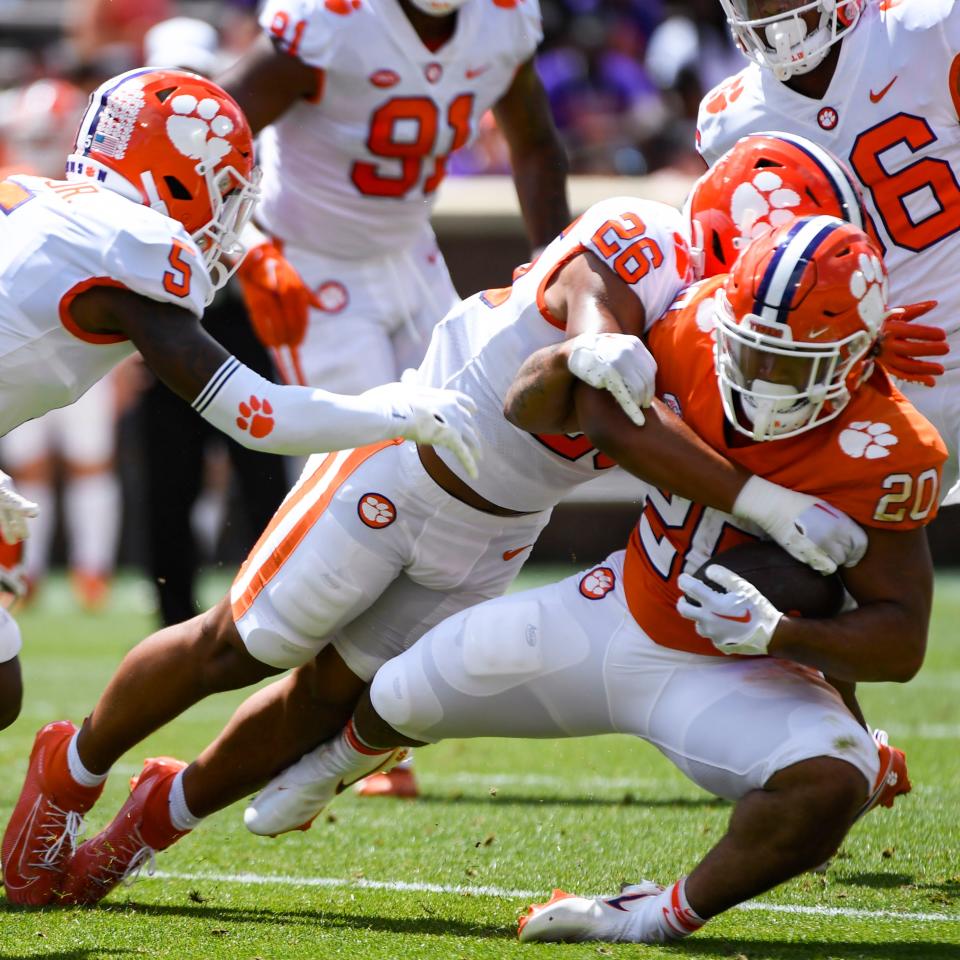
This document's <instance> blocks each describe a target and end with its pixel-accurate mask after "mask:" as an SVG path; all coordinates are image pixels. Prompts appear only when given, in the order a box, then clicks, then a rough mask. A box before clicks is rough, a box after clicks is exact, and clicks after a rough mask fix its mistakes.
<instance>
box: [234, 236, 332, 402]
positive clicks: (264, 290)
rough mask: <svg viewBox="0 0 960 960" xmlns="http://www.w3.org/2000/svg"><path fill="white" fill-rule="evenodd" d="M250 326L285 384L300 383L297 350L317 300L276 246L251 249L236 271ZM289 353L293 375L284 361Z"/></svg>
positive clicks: (300, 375)
mask: <svg viewBox="0 0 960 960" xmlns="http://www.w3.org/2000/svg"><path fill="white" fill-rule="evenodd" d="M237 279H238V280H239V281H240V289H241V291H242V293H243V300H244V303H246V305H247V313H248V314H249V315H250V323H251V324H252V326H253V329H254V332H255V333H256V335H257V338H258V339H259V340H260V342H261V343H262V344H263V345H264V346H265V347H267V349H269V350H270V351H271V352H272V353H273V358H274V361H275V362H276V364H277V368H278V372H279V373H280V375H281V376H282V377H283V379H284V380H285V381H286V382H287V383H295V382H299V383H301V384H302V383H303V382H304V381H303V375H302V373H301V372H300V361H299V354H298V348H299V346H300V344H301V343H302V342H303V338H304V335H305V334H306V332H307V317H308V311H309V308H310V307H319V306H320V301H319V300H318V299H317V297H316V295H315V294H314V293H313V291H312V290H311V289H310V288H309V287H308V286H307V285H306V284H305V283H304V282H303V280H302V279H301V278H300V274H299V273H297V271H296V270H295V269H294V267H293V266H292V265H291V263H290V261H289V260H287V259H286V257H284V255H283V254H282V253H281V252H280V250H279V249H277V247H276V246H275V245H274V244H272V243H270V242H269V241H268V242H265V243H261V244H259V245H257V246H255V247H253V248H251V249H250V250H249V251H248V252H247V255H246V256H245V257H244V258H243V262H242V263H241V264H240V267H239V269H238V270H237ZM282 348H287V350H289V352H290V359H291V363H292V365H293V374H291V372H290V370H289V369H288V368H287V365H286V363H285V362H284V360H283V354H282V352H281V349H282Z"/></svg>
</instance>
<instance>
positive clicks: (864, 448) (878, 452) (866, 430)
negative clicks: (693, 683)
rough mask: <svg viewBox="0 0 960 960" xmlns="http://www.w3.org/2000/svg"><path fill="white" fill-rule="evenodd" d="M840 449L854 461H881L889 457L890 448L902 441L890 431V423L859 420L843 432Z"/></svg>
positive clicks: (840, 438)
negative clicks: (882, 458)
mask: <svg viewBox="0 0 960 960" xmlns="http://www.w3.org/2000/svg"><path fill="white" fill-rule="evenodd" d="M839 441H840V449H841V450H842V451H843V452H844V453H845V454H846V455H847V456H848V457H853V458H854V460H860V459H861V458H862V459H864V460H879V459H880V458H881V457H889V456H890V450H889V449H888V448H889V447H895V446H896V445H897V444H898V443H899V442H900V440H899V439H898V438H897V436H896V435H895V434H894V433H893V431H892V430H891V429H890V424H889V423H879V422H878V423H874V422H873V421H871V420H857V421H856V422H855V423H851V424H850V426H849V427H847V428H846V430H843V431H841V433H840V437H839Z"/></svg>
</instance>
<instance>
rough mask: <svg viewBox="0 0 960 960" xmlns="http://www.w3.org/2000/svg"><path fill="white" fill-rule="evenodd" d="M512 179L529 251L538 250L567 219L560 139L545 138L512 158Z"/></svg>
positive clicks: (564, 166) (567, 210) (563, 164)
mask: <svg viewBox="0 0 960 960" xmlns="http://www.w3.org/2000/svg"><path fill="white" fill-rule="evenodd" d="M512 165H513V182H514V184H515V186H516V189H517V199H518V200H519V202H520V211H521V213H522V214H523V222H524V224H525V226H526V231H527V239H528V240H529V241H530V247H531V249H532V250H535V251H539V250H541V249H542V248H543V247H545V246H546V245H547V244H548V243H550V241H551V240H553V238H554V237H556V236H557V235H558V234H559V233H560V232H561V231H562V230H563V229H564V228H565V227H566V226H567V225H568V224H569V223H570V221H571V219H572V217H571V216H570V207H569V206H568V204H567V157H566V154H565V153H564V150H563V147H562V145H561V144H560V141H559V140H557V139H552V140H546V141H545V142H543V143H540V144H538V145H537V146H536V147H534V148H528V149H527V150H526V151H525V152H524V153H523V154H522V155H520V156H513V157H512Z"/></svg>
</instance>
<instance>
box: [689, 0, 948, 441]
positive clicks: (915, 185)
mask: <svg viewBox="0 0 960 960" xmlns="http://www.w3.org/2000/svg"><path fill="white" fill-rule="evenodd" d="M958 76H960V5H958V4H957V3H956V2H955V0H884V2H882V3H869V4H867V5H866V6H865V9H864V10H863V13H862V14H861V16H860V21H859V23H858V24H857V25H856V27H855V28H854V29H852V30H851V31H850V32H849V33H848V34H846V35H845V36H844V38H843V41H842V44H841V47H840V57H839V60H838V62H837V66H836V71H835V73H834V75H833V79H832V80H831V82H830V86H829V88H828V90H827V92H826V94H825V96H824V97H823V98H822V99H814V98H811V97H807V96H804V95H802V94H800V93H797V92H796V91H794V90H792V89H791V88H790V87H788V86H787V85H786V84H784V83H781V82H780V81H778V80H777V79H776V77H775V76H774V73H773V71H772V70H769V69H764V68H762V67H760V66H758V65H757V64H755V63H754V64H751V65H750V66H748V67H746V68H745V69H744V70H742V71H741V72H740V73H738V74H736V75H735V76H733V77H731V78H729V79H728V80H726V81H724V82H723V83H722V84H720V85H719V86H717V87H716V88H715V89H714V90H712V91H711V92H710V93H709V94H707V96H706V97H704V99H703V101H702V103H701V105H700V115H699V117H698V123H697V147H698V149H699V151H700V153H701V154H702V156H703V158H704V159H705V160H706V161H707V163H708V164H712V163H714V162H715V161H716V160H717V159H718V158H719V157H720V156H721V155H722V154H723V153H724V152H725V151H726V150H728V149H729V148H730V147H732V146H733V144H734V143H735V142H736V141H737V140H738V139H739V138H740V137H742V136H744V135H746V134H748V133H756V132H758V131H761V130H784V131H788V132H790V133H796V134H800V135H802V136H805V137H808V138H809V139H811V140H814V141H815V142H817V143H819V144H821V145H823V146H824V147H827V148H828V149H829V150H831V151H832V152H833V153H834V154H835V155H836V156H838V157H840V158H841V159H842V160H844V161H845V162H846V163H847V164H848V165H849V167H850V169H851V170H852V171H853V173H854V174H855V176H856V177H857V179H858V180H859V181H860V183H861V184H862V186H863V193H864V199H865V202H866V206H867V209H868V212H869V214H870V216H871V218H872V220H873V228H874V229H873V232H874V234H875V239H877V240H878V241H879V243H878V245H879V246H880V248H881V252H882V253H883V255H884V262H885V263H886V265H887V270H888V271H889V274H890V299H891V302H892V303H909V302H910V301H913V300H919V299H924V300H939V306H938V308H936V309H934V310H933V311H932V312H931V313H929V314H928V315H927V316H926V317H925V318H924V323H931V324H935V325H939V326H942V327H946V328H948V329H952V328H953V327H954V326H955V321H956V315H957V309H958V308H960V298H958V296H957V286H956V283H955V282H954V280H953V277H952V274H951V272H950V271H949V270H944V269H943V264H944V263H952V262H954V261H956V260H957V259H958V258H960V183H958V180H957V175H956V173H955V171H957V170H960V138H958V135H957V123H958V111H960V93H958V83H960V81H958ZM760 193H761V199H760V201H759V202H760V203H761V204H764V202H767V203H771V205H773V203H772V201H773V198H772V196H771V195H770V194H769V193H764V191H762V190H761V191H760ZM951 341H952V349H953V353H954V357H953V358H952V359H953V363H954V364H956V363H957V362H960V360H958V358H957V357H956V354H957V352H958V351H960V341H958V340H957V338H956V337H952V338H951ZM945 365H946V366H947V367H948V368H949V367H950V366H951V358H948V359H947V360H946V361H945ZM913 396H914V394H913V392H911V398H912V397H913ZM924 412H927V411H926V410H925V411H924ZM930 415H931V417H932V413H931V414H930ZM938 426H939V424H938ZM941 432H942V431H941ZM944 435H945V436H946V435H947V434H944Z"/></svg>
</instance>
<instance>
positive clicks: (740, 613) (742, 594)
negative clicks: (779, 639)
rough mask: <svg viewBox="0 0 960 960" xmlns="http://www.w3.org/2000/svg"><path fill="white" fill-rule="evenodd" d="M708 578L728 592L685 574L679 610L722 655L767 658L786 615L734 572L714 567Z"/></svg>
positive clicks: (711, 567) (678, 578) (680, 582)
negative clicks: (736, 654)
mask: <svg viewBox="0 0 960 960" xmlns="http://www.w3.org/2000/svg"><path fill="white" fill-rule="evenodd" d="M707 576H708V577H709V578H710V579H711V580H712V581H713V582H714V583H717V584H719V585H720V586H721V587H723V589H724V590H725V591H726V592H725V593H723V592H721V591H719V590H714V589H713V587H711V586H708V585H707V584H705V583H704V582H703V581H702V580H698V579H697V578H696V577H691V576H690V574H688V573H681V574H680V576H679V577H677V586H678V587H680V589H681V590H682V591H683V593H684V594H685V596H681V597H680V599H679V600H678V601H677V610H678V611H679V612H680V613H681V614H682V615H683V616H685V617H686V618H687V619H688V620H692V621H693V622H694V625H695V626H696V628H697V633H699V634H700V636H701V637H706V638H707V639H708V640H709V641H710V642H711V643H712V644H713V645H714V646H715V647H716V648H717V649H718V650H719V651H720V652H721V653H727V654H730V653H739V654H746V655H749V656H759V655H762V654H765V653H766V652H767V647H769V646H770V641H771V639H772V638H773V632H774V631H775V630H776V629H777V625H778V624H779V623H780V620H781V618H782V617H783V614H782V613H781V612H780V611H779V610H778V609H777V608H776V607H775V606H774V605H773V604H772V603H771V602H770V601H769V600H768V599H767V598H766V597H765V596H764V595H763V594H762V593H761V592H760V591H759V590H758V589H757V588H756V587H755V586H754V585H753V584H752V583H748V582H747V581H746V580H744V579H743V577H741V576H739V575H738V574H736V573H734V572H733V571H732V570H728V569H727V568H726V567H722V566H720V564H718V563H712V564H710V566H709V567H707ZM688 598H689V599H688ZM691 601H696V602H695V603H692V602H691ZM698 604H699V605H698Z"/></svg>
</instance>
